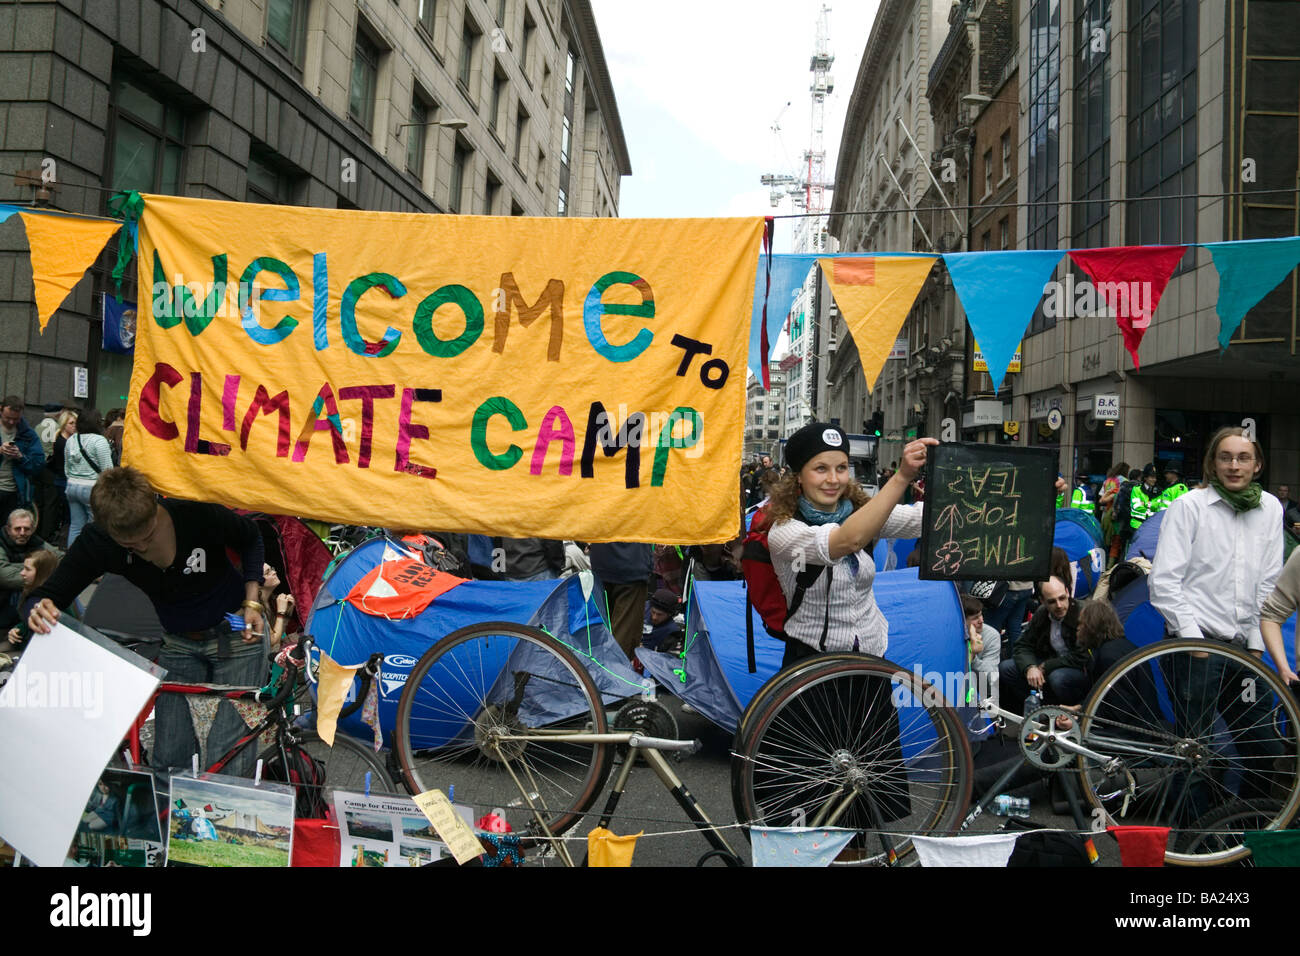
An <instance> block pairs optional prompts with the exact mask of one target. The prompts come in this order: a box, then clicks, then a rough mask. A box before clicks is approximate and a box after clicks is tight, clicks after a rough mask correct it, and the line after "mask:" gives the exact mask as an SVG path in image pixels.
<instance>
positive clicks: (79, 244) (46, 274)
mask: <svg viewBox="0 0 1300 956" xmlns="http://www.w3.org/2000/svg"><path fill="white" fill-rule="evenodd" d="M18 215H19V216H21V217H22V220H23V225H24V227H25V228H26V229H27V245H28V246H29V247H30V248H31V251H32V285H33V286H34V287H35V294H36V317H37V320H38V321H39V322H40V326H41V331H42V332H44V331H45V326H47V325H48V324H49V322H50V318H51V317H52V316H53V315H54V313H55V311H57V310H58V308H59V306H61V305H62V304H63V300H64V299H66V298H67V297H68V293H69V292H71V291H72V287H73V286H74V285H76V284H77V283H78V282H80V281H81V278H82V276H84V275H85V274H86V270H87V269H89V268H90V267H91V265H92V264H93V263H94V261H95V258H96V257H97V256H98V255H99V253H100V251H101V250H102V249H103V248H104V243H106V242H108V240H109V237H110V236H112V235H113V233H115V232H117V230H118V228H119V227H120V226H121V225H122V224H121V223H120V222H113V221H112V220H104V219H82V218H79V217H77V216H49V215H45V214H43V213H29V212H19V214H18Z"/></svg>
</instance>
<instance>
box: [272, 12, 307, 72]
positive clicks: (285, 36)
mask: <svg viewBox="0 0 1300 956" xmlns="http://www.w3.org/2000/svg"><path fill="white" fill-rule="evenodd" d="M266 38H267V39H268V40H270V41H271V42H272V43H273V44H275V46H277V47H278V48H279V49H280V52H281V53H283V54H284V55H285V56H287V57H288V58H289V60H290V62H292V63H293V65H294V66H296V67H298V68H299V69H301V68H302V58H303V51H304V50H305V49H306V46H307V42H306V41H307V0H268V2H267V4H266Z"/></svg>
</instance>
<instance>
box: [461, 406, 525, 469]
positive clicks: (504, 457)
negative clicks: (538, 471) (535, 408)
mask: <svg viewBox="0 0 1300 956" xmlns="http://www.w3.org/2000/svg"><path fill="white" fill-rule="evenodd" d="M493 415H504V416H505V418H506V421H508V422H509V423H510V427H511V428H512V429H513V430H515V431H522V430H523V429H525V428H527V427H528V420H527V419H525V418H524V413H523V412H521V411H520V410H519V406H518V405H516V404H515V403H514V402H512V401H510V399H508V398H502V397H501V396H500V395H498V396H497V397H495V398H489V399H488V400H487V401H486V402H484V403H483V404H482V405H480V406H479V407H478V409H477V410H476V411H475V412H474V424H473V425H472V426H471V428H470V433H469V443H470V447H471V448H472V449H474V457H475V458H477V459H478V460H479V464H481V465H482V466H483V467H484V468H490V469H492V470H493V471H505V470H506V469H507V468H513V467H514V466H515V463H516V462H518V461H519V459H520V458H522V457H523V455H524V450H523V449H522V448H520V447H519V446H518V445H511V446H510V447H509V448H507V449H506V450H505V451H503V452H502V453H501V454H499V455H496V454H493V453H492V451H491V449H489V448H488V443H487V423H488V419H490V418H491V417H492V416H493Z"/></svg>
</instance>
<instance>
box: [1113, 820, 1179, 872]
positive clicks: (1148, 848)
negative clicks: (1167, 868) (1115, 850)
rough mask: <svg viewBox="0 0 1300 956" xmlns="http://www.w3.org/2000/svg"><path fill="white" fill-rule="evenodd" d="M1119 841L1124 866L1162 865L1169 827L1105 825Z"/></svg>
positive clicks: (1120, 856) (1120, 857)
mask: <svg viewBox="0 0 1300 956" xmlns="http://www.w3.org/2000/svg"><path fill="white" fill-rule="evenodd" d="M1106 829H1107V830H1108V831H1109V832H1110V833H1111V835H1112V836H1114V837H1115V840H1116V842H1118V843H1119V859H1120V863H1122V864H1123V865H1124V866H1164V865H1165V849H1166V848H1167V847H1168V846H1169V827H1107V828H1106Z"/></svg>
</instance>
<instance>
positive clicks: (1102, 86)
mask: <svg viewBox="0 0 1300 956" xmlns="http://www.w3.org/2000/svg"><path fill="white" fill-rule="evenodd" d="M1076 2H1077V4H1078V22H1079V29H1078V31H1076V32H1077V34H1078V42H1077V45H1076V46H1075V56H1074V61H1075V66H1074V74H1075V89H1074V161H1073V163H1072V165H1073V167H1074V173H1073V175H1074V198H1075V199H1076V200H1097V201H1096V202H1086V203H1082V204H1080V205H1076V206H1074V207H1073V209H1072V215H1071V218H1072V220H1073V223H1074V229H1073V244H1074V245H1075V246H1079V247H1083V248H1093V247H1096V246H1104V245H1107V244H1108V243H1107V231H1108V227H1109V224H1110V205H1109V204H1108V203H1107V202H1106V201H1105V200H1106V199H1107V197H1108V195H1109V193H1110V90H1109V87H1110V82H1109V80H1110V78H1109V76H1108V75H1107V74H1108V73H1109V72H1110V0H1076ZM1098 47H1100V49H1098Z"/></svg>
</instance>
